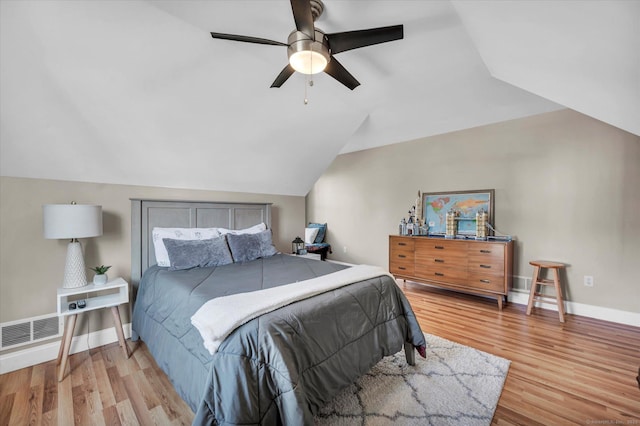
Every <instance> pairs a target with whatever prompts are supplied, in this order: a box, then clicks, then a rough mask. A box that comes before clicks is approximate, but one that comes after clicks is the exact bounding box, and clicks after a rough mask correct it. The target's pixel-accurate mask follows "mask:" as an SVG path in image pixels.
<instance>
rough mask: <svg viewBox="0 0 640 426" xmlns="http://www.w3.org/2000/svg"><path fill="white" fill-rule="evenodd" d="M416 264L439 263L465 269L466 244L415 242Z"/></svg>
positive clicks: (438, 241)
mask: <svg viewBox="0 0 640 426" xmlns="http://www.w3.org/2000/svg"><path fill="white" fill-rule="evenodd" d="M415 252H416V262H417V263H418V262H420V263H422V262H424V263H426V264H429V265H431V264H434V263H440V264H445V265H447V266H449V265H451V266H453V265H457V266H458V267H459V268H466V267H467V257H468V256H467V244H466V243H465V242H457V243H455V242H453V241H441V240H436V241H433V240H430V241H416V243H415Z"/></svg>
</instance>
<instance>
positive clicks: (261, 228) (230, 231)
mask: <svg viewBox="0 0 640 426" xmlns="http://www.w3.org/2000/svg"><path fill="white" fill-rule="evenodd" d="M217 229H218V232H220V235H226V234H233V235H241V234H259V233H260V232H262V231H266V230H267V225H265V224H264V223H260V224H258V225H253V226H252V227H250V228H245V229H225V228H217Z"/></svg>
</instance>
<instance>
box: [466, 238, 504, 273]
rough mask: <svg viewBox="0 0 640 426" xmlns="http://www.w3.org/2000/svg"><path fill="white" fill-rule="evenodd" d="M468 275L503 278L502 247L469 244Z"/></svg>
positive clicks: (499, 245)
mask: <svg viewBox="0 0 640 426" xmlns="http://www.w3.org/2000/svg"><path fill="white" fill-rule="evenodd" d="M468 261H469V263H468V266H469V273H471V274H481V275H484V274H488V275H496V276H504V245H502V244H490V243H471V244H469V260H468Z"/></svg>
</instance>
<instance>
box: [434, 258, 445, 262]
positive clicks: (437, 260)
mask: <svg viewBox="0 0 640 426" xmlns="http://www.w3.org/2000/svg"><path fill="white" fill-rule="evenodd" d="M433 261H434V262H438V263H444V260H443V259H433Z"/></svg>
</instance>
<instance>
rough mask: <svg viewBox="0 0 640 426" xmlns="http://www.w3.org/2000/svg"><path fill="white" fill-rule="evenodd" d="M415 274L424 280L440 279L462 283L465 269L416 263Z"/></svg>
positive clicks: (464, 278) (446, 281)
mask: <svg viewBox="0 0 640 426" xmlns="http://www.w3.org/2000/svg"><path fill="white" fill-rule="evenodd" d="M415 270H416V276H417V277H420V278H423V279H425V280H433V281H441V282H444V283H451V284H464V283H465V281H466V279H467V270H466V269H459V268H448V267H446V266H440V265H436V266H433V265H430V266H427V265H424V264H420V263H416V266H415Z"/></svg>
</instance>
